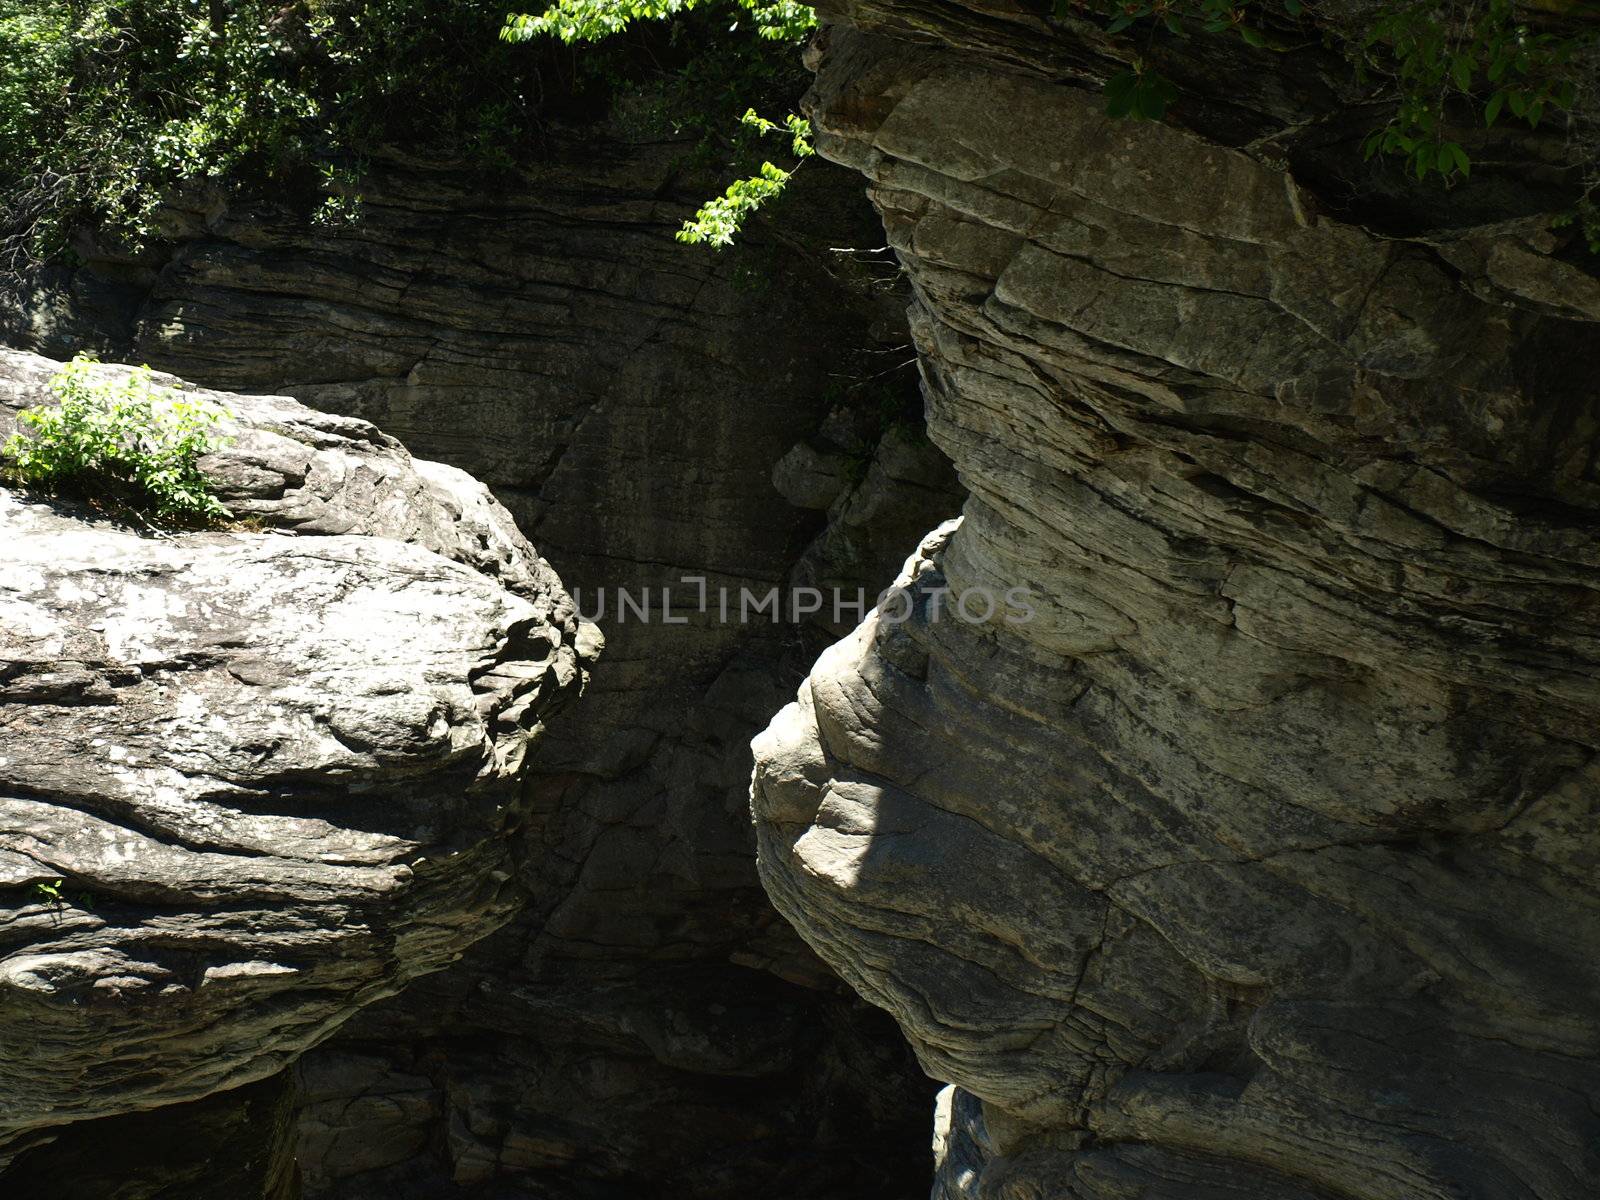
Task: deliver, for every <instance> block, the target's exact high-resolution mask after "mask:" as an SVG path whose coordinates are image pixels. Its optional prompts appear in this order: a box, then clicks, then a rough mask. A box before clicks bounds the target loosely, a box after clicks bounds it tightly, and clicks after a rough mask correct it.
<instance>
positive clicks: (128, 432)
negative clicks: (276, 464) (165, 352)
mask: <svg viewBox="0 0 1600 1200" xmlns="http://www.w3.org/2000/svg"><path fill="white" fill-rule="evenodd" d="M96 368H97V364H96V363H95V362H94V361H93V360H92V359H90V358H86V357H81V356H80V357H79V358H76V359H74V360H73V361H72V362H70V363H68V364H67V365H66V366H65V367H63V368H62V369H61V371H60V372H59V373H58V374H57V375H56V376H55V377H54V378H53V379H52V380H51V381H50V387H51V390H52V391H54V392H55V394H56V397H57V398H58V399H59V400H60V404H59V405H58V406H55V407H45V406H40V407H38V408H30V409H28V410H27V411H26V412H24V413H23V414H22V415H21V418H20V420H21V424H22V426H23V428H22V429H21V430H19V431H18V432H17V433H14V434H13V435H12V436H11V438H10V439H9V440H8V441H7V442H6V444H5V446H4V447H3V448H0V458H3V459H4V460H5V469H6V471H7V473H8V474H9V475H10V476H12V477H13V478H14V479H16V480H17V481H18V482H20V483H22V484H25V485H27V486H30V487H35V488H38V489H40V490H41V491H46V492H50V493H59V492H64V491H70V492H78V493H81V494H83V495H85V496H86V497H88V498H90V499H93V500H96V501H100V502H102V503H109V504H110V505H112V506H113V507H115V508H119V509H127V510H131V511H133V512H137V513H141V514H143V515H146V516H148V517H150V518H154V519H156V520H158V521H161V522H163V523H165V524H169V525H183V526H196V525H209V524H214V523H216V522H218V521H221V520H224V519H226V518H227V516H228V510H227V509H226V508H224V507H223V506H222V504H221V503H220V502H219V501H218V500H217V498H216V497H215V496H214V495H212V494H211V485H210V482H209V481H208V480H207V479H206V477H205V474H204V472H202V471H201V470H200V465H199V463H200V459H201V458H202V457H204V456H205V455H206V454H208V453H210V452H211V451H212V450H214V449H216V448H217V447H218V446H219V445H220V444H222V439H220V438H218V437H216V436H214V433H213V429H214V427H215V425H216V424H217V422H218V421H220V420H221V419H222V418H223V417H225V416H227V415H228V413H227V412H226V411H225V410H224V409H222V408H219V407H218V406H217V405H215V404H211V403H209V402H207V401H205V400H199V399H194V398H191V397H186V396H185V395H183V393H181V392H178V391H174V390H173V389H171V388H162V387H157V386H155V385H154V384H152V383H151V381H150V368H149V367H139V368H137V369H136V370H134V371H132V372H130V373H129V374H128V375H127V376H125V377H123V378H121V379H117V378H114V377H112V376H109V375H107V374H105V373H104V372H103V371H99V370H97V369H96Z"/></svg>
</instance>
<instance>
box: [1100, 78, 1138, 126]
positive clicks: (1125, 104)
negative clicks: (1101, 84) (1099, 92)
mask: <svg viewBox="0 0 1600 1200" xmlns="http://www.w3.org/2000/svg"><path fill="white" fill-rule="evenodd" d="M1138 93H1139V73H1138V72H1137V71H1119V72H1118V73H1117V74H1115V75H1113V76H1112V77H1111V78H1110V79H1108V80H1106V115H1107V116H1108V117H1126V116H1128V115H1129V114H1130V113H1132V112H1133V107H1134V104H1135V103H1136V100H1137V97H1138Z"/></svg>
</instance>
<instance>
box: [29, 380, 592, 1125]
mask: <svg viewBox="0 0 1600 1200" xmlns="http://www.w3.org/2000/svg"><path fill="white" fill-rule="evenodd" d="M57 365H58V364H54V363H52V362H50V361H48V360H46V359H42V358H38V357H36V356H33V355H28V354H22V353H17V352H12V351H0V436H3V435H4V434H5V433H8V432H10V430H11V428H12V427H14V426H15V424H16V421H15V418H16V415H17V413H18V412H19V411H21V410H22V409H24V408H26V407H28V406H31V405H34V404H39V403H45V402H48V400H49V395H48V386H47V385H48V381H49V379H50V376H51V375H52V374H53V373H54V371H55V370H56V368H57ZM101 370H102V371H104V372H105V373H107V374H108V375H114V374H116V373H118V372H125V371H126V368H117V367H105V368H101ZM158 382H159V383H162V384H164V385H167V386H175V387H185V386H186V385H183V384H181V383H180V382H179V381H177V380H172V379H170V378H164V379H159V380H158ZM190 390H191V391H196V390H197V389H190ZM200 394H201V395H203V396H204V397H205V398H207V399H209V400H211V401H213V402H217V403H221V404H223V405H225V406H226V407H227V408H228V409H229V410H230V411H231V413H232V414H233V415H232V418H231V419H230V420H229V421H228V422H227V423H226V430H227V432H228V433H229V434H230V435H231V439H232V440H231V441H230V442H229V443H228V444H226V445H225V446H224V447H223V448H222V449H220V450H219V451H217V452H216V453H214V454H213V455H211V456H210V457H209V458H208V459H206V460H205V461H204V463H203V465H204V466H205V467H206V469H207V471H208V473H209V474H210V475H211V476H212V477H213V478H214V479H215V480H216V482H217V491H218V495H219V498H220V499H221V500H222V501H223V503H224V504H225V505H226V506H227V508H228V509H229V510H230V511H231V513H232V514H233V516H234V518H235V522H234V525H233V527H232V528H228V529H225V530H220V531H217V532H204V533H181V534H170V533H169V534H159V533H155V532H153V531H151V530H148V529H146V528H144V527H142V525H140V524H139V523H137V522H134V523H132V524H124V523H118V522H116V521H113V520H111V519H109V518H107V517H105V516H102V515H100V514H98V513H97V512H96V511H94V510H93V509H92V508H88V507H77V506H73V505H70V504H66V503H62V502H57V501H52V500H48V499H45V498H42V497H39V496H35V495H29V494H25V493H22V492H17V491H12V490H0V527H3V529H4V531H5V538H4V544H3V546H0V726H3V728H4V729H5V740H4V744H3V745H0V929H3V930H4V935H3V940H0V1095H3V1097H4V1099H3V1101H0V1145H4V1144H11V1145H13V1146H15V1145H17V1144H19V1142H18V1139H19V1138H22V1137H24V1136H25V1135H29V1134H31V1133H38V1132H39V1131H47V1130H49V1129H51V1128H53V1127H58V1126H61V1125H64V1124H67V1123H70V1122H76V1121H82V1120H84V1119H87V1118H94V1117H104V1116H108V1115H111V1114H119V1113H127V1112H130V1111H135V1110H141V1109H149V1108H153V1107H157V1106H164V1105H171V1104H178V1103H183V1102H186V1101H194V1100H197V1099H199V1098H202V1097H205V1096H207V1095H208V1094H211V1093H214V1092H217V1091H220V1090H223V1089H228V1088H234V1087H237V1086H239V1085H241V1084H246V1083H250V1082H252V1081H255V1080H260V1079H263V1078H265V1077H267V1076H269V1075H273V1074H274V1073H277V1072H279V1071H281V1070H282V1068H283V1067H284V1066H285V1065H286V1064H288V1063H289V1062H291V1061H292V1060H293V1059H294V1058H295V1057H296V1056H297V1055H299V1054H300V1053H301V1052H303V1051H304V1050H306V1049H307V1048H309V1047H311V1046H313V1045H315V1044H317V1043H318V1042H320V1041H321V1040H323V1039H324V1038H326V1037H328V1036H329V1035H330V1034H331V1033H333V1032H334V1031H335V1030H336V1029H337V1028H338V1027H339V1026H340V1024H341V1023H342V1022H344V1021H345V1020H346V1019H347V1018H349V1017H350V1016H351V1015H352V1014H354V1013H355V1012H356V1011H357V1010H358V1009H360V1008H361V1007H362V1006H364V1005H366V1004H369V1003H371V1002H372V1001H374V1000H377V999H379V998H381V997H384V996H389V995H392V994H394V993H395V992H396V991H398V990H399V989H400V988H401V987H402V986H404V984H405V983H406V982H407V981H408V980H410V979H412V978H414V977H416V976H418V975H421V974H423V973H426V972H429V971H434V970H437V969H439V968H440V967H443V966H444V965H446V964H447V963H449V962H451V961H453V960H454V959H456V958H457V957H459V956H460V955H461V953H462V952H463V951H464V950H465V949H466V948H467V947H468V946H469V945H471V944H472V943H473V942H475V941H477V940H478V939H479V938H482V937H483V936H485V935H486V934H488V933H489V932H491V931H493V930H494V929H495V928H497V927H498V926H499V925H501V924H503V923H504V921H505V920H506V919H507V918H508V917H509V916H510V915H511V913H512V911H513V910H514V908H515V904H516V897H517V887H516V884H515V882H514V871H515V863H514V861H513V857H514V852H515V847H516V845H517V842H516V840H515V839H514V838H513V837H512V836H511V834H512V832H513V831H514V830H515V828H516V827H517V826H518V825H519V824H520V823H521V822H522V821H523V820H524V818H525V816H526V809H527V805H526V803H525V801H524V799H523V796H522V778H521V777H522V767H523V763H524V761H525V758H526V756H527V753H528V750H529V747H530V746H531V745H532V744H533V743H534V742H535V741H536V740H537V739H538V738H539V736H540V735H541V733H542V731H543V728H544V726H543V722H544V720H545V718H546V717H548V716H549V715H550V714H551V713H552V712H554V711H555V710H556V709H557V708H559V707H560V706H562V705H564V704H565V703H567V702H568V701H570V700H572V699H573V698H575V697H576V696H577V695H578V694H579V691H580V690H581V688H582V686H583V683H584V680H585V677H586V674H587V667H588V663H589V661H590V660H591V659H592V657H593V655H594V653H595V651H596V649H597V641H596V638H595V636H594V632H593V630H592V628H591V627H587V626H584V625H582V624H581V623H580V621H579V620H578V618H577V616H576V613H575V609H574V606H573V604H572V601H571V600H570V599H569V597H568V596H567V594H566V593H565V592H564V591H563V589H562V587H561V583H560V581H559V580H558V579H557V578H556V576H555V574H554V572H553V571H551V569H550V568H549V567H548V566H547V565H546V564H545V563H544V562H543V561H542V560H541V559H540V558H539V557H538V556H537V554H535V552H534V551H533V549H532V547H530V546H529V545H528V543H527V542H526V540H524V539H523V538H522V537H521V535H520V534H518V533H517V532H516V529H515V527H514V526H513V525H512V523H511V521H510V519H509V517H508V516H507V515H506V514H505V512H504V511H503V510H502V509H501V508H500V507H499V506H498V505H497V504H496V503H495V502H494V501H493V500H492V499H491V498H490V497H489V495H488V493H487V491H486V490H485V489H484V488H483V487H482V486H481V485H479V484H477V483H476V482H474V481H473V480H472V479H471V478H470V477H468V476H466V475H465V474H463V473H462V472H460V471H457V470H455V469H453V468H448V467H441V466H438V465H436V464H429V463H422V462H416V461H414V460H412V459H411V457H410V456H409V455H408V454H407V453H406V452H405V451H404V450H403V449H402V448H401V447H400V446H399V444H398V443H396V442H395V441H393V440H392V439H390V438H388V437H385V436H384V435H382V434H380V433H379V432H378V431H377V430H376V429H375V428H373V427H372V426H371V425H369V424H368V423H366V422H365V421H361V420H358V419H354V418H346V417H330V416H327V415H324V414H319V413H315V412H312V411H311V410H309V409H306V408H303V407H302V406H300V405H299V404H297V403H296V402H294V401H292V400H288V399H285V398H281V397H257V396H231V395H222V394H219V393H200ZM35 1140H36V1139H35Z"/></svg>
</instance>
